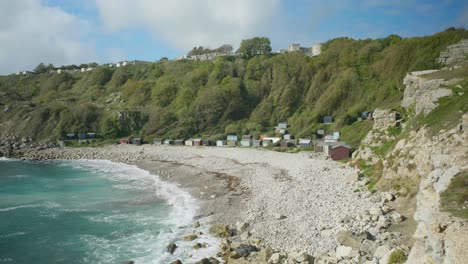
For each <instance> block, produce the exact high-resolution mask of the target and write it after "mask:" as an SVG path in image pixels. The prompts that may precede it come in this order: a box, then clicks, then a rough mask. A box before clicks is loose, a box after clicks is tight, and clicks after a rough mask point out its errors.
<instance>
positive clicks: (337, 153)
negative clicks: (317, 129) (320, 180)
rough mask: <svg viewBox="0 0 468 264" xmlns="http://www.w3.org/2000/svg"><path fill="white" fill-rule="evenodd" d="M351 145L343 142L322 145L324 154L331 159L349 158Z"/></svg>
mask: <svg viewBox="0 0 468 264" xmlns="http://www.w3.org/2000/svg"><path fill="white" fill-rule="evenodd" d="M350 151H351V147H350V146H349V145H347V144H345V143H344V142H335V143H329V144H326V145H325V146H324V152H325V154H326V155H327V156H328V157H330V158H331V159H332V160H342V159H346V158H349V155H350Z"/></svg>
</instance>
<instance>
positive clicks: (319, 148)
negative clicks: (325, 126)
mask: <svg viewBox="0 0 468 264" xmlns="http://www.w3.org/2000/svg"><path fill="white" fill-rule="evenodd" d="M312 144H313V145H314V151H315V152H323V146H324V144H325V142H324V141H323V140H321V139H317V140H313V141H312Z"/></svg>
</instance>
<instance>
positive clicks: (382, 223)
mask: <svg viewBox="0 0 468 264" xmlns="http://www.w3.org/2000/svg"><path fill="white" fill-rule="evenodd" d="M389 225H390V223H389V221H388V218H387V217H386V216H384V215H381V216H379V220H378V221H377V227H378V228H384V229H385V228H388V227H389Z"/></svg>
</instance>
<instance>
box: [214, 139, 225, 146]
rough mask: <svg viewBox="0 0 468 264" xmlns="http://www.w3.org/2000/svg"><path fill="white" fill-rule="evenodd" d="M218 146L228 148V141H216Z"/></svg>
mask: <svg viewBox="0 0 468 264" xmlns="http://www.w3.org/2000/svg"><path fill="white" fill-rule="evenodd" d="M216 146H217V147H225V146H227V141H226V140H218V141H216Z"/></svg>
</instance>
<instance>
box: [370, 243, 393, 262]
mask: <svg viewBox="0 0 468 264" xmlns="http://www.w3.org/2000/svg"><path fill="white" fill-rule="evenodd" d="M388 252H390V248H389V247H388V246H386V245H383V246H380V247H378V248H377V249H376V250H375V252H374V257H375V258H377V259H381V258H382V257H383V256H385V254H387V253H388Z"/></svg>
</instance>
